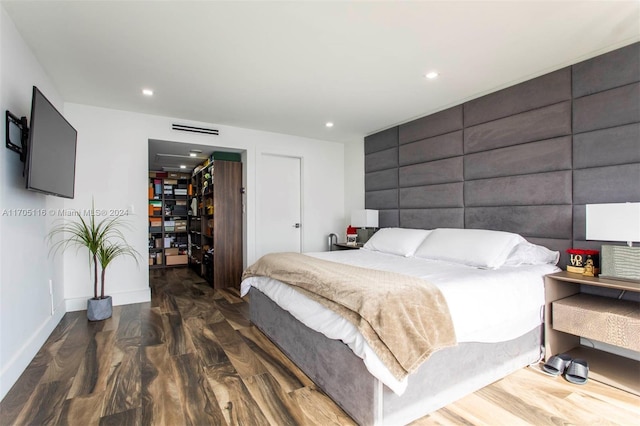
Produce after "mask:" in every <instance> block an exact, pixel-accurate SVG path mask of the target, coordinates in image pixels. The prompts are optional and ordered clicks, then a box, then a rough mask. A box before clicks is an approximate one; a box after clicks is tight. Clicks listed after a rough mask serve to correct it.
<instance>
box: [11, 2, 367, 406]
mask: <svg viewBox="0 0 640 426" xmlns="http://www.w3.org/2000/svg"><path fill="white" fill-rule="evenodd" d="M33 85H36V86H38V87H39V88H40V89H41V90H42V92H43V93H44V94H45V96H47V98H48V99H49V100H50V101H51V102H52V103H53V104H54V105H55V106H56V107H57V108H58V109H59V110H60V111H61V112H62V113H63V114H64V115H65V117H66V118H67V119H68V120H69V122H71V124H72V125H73V126H74V127H75V128H76V129H77V130H78V152H77V170H76V197H75V199H73V200H65V199H61V198H56V197H52V196H45V195H43V194H39V193H35V192H30V191H27V190H26V189H25V181H24V178H23V176H22V163H21V162H20V161H19V158H18V155H17V154H15V153H13V152H11V151H9V150H7V149H0V399H1V398H4V396H5V395H6V393H7V392H8V391H9V389H10V388H11V386H12V385H13V383H15V381H16V380H17V379H18V377H19V376H20V374H21V373H22V371H23V370H24V369H25V368H26V366H27V365H28V364H29V362H30V361H31V359H32V358H33V356H34V355H35V354H36V353H37V351H38V349H39V348H40V347H41V346H42V344H43V343H44V342H45V340H46V338H47V337H48V336H49V334H50V333H51V331H52V330H53V329H54V328H55V326H56V325H57V323H58V322H59V321H60V319H61V318H62V316H63V315H64V313H65V311H68V310H77V309H85V308H86V300H87V299H88V298H89V297H91V296H92V281H91V277H90V272H89V268H88V264H87V258H86V255H85V254H80V255H76V254H75V253H73V252H68V253H66V254H64V255H63V256H58V257H55V258H53V257H49V256H48V247H47V246H46V242H45V237H46V235H47V233H48V232H49V230H50V229H51V225H52V222H53V220H56V219H60V218H59V217H58V218H56V217H54V216H52V215H51V214H50V212H52V211H59V210H60V209H64V210H68V209H81V210H82V209H85V208H89V207H90V205H91V200H92V198H94V199H95V202H96V208H99V209H124V210H128V211H129V212H130V213H131V214H130V215H129V216H128V220H129V221H130V223H131V224H132V226H133V228H134V229H135V230H134V231H132V232H130V233H128V234H127V238H128V240H129V242H130V243H131V244H132V245H133V246H134V247H135V248H136V249H137V250H138V251H139V252H140V253H141V254H142V256H143V257H142V262H141V264H140V266H139V267H137V266H136V265H135V263H134V262H132V261H131V260H129V259H123V260H118V261H116V262H115V263H114V264H113V265H112V266H111V267H110V269H109V270H108V273H107V293H108V294H110V295H112V296H113V298H114V304H123V303H135V302H140V301H147V300H149V298H150V294H149V287H148V283H149V282H148V269H147V266H146V252H147V227H148V222H147V216H146V214H147V168H148V164H147V150H148V140H149V139H163V140H170V141H175V142H185V143H196V144H202V145H211V146H217V147H229V148H236V149H242V150H245V152H243V162H244V172H243V177H244V180H245V184H246V195H245V202H246V206H247V212H246V214H245V218H244V223H245V224H246V226H245V229H244V230H243V234H244V240H245V247H244V252H245V258H244V263H245V266H246V265H247V264H250V263H252V262H254V261H255V260H257V259H256V252H255V242H256V238H257V235H258V233H259V230H257V229H256V226H255V223H256V220H255V207H256V194H255V187H256V184H255V183H256V181H257V179H260V176H259V175H257V173H256V170H259V169H260V167H259V164H257V162H258V161H259V159H260V158H261V157H262V154H263V153H270V154H281V155H291V156H298V157H301V158H302V159H303V206H304V211H303V220H304V221H305V225H306V226H305V227H304V229H303V232H304V234H303V241H304V246H303V250H304V251H324V250H326V249H327V244H326V241H327V235H328V234H329V233H331V232H334V233H343V232H344V228H345V226H346V224H347V222H348V218H347V216H348V214H345V211H350V210H351V207H349V209H348V210H345V202H346V200H348V203H347V204H353V205H354V206H355V207H354V208H361V207H362V206H363V205H364V202H363V194H364V189H363V178H362V176H358V173H362V170H363V167H364V161H363V156H362V153H361V151H362V148H361V147H358V143H357V142H356V143H355V146H354V147H352V148H348V149H346V148H345V146H343V145H342V144H339V143H333V142H326V141H320V140H313V139H308V138H301V137H295V136H290V135H282V134H275V133H269V132H261V131H254V130H249V129H241V128H234V127H228V126H220V125H215V124H208V123H198V122H190V121H188V120H178V119H172V118H167V117H158V116H151V115H145V114H137V113H130V112H124V111H116V110H109V109H103V108H97V107H91V106H86V105H78V104H70V103H69V104H63V99H62V98H61V96H60V95H59V94H58V92H57V90H56V88H55V87H54V85H53V83H52V82H51V81H50V80H49V78H48V76H47V75H46V72H45V71H44V70H43V69H42V67H41V66H40V64H39V63H38V61H37V60H36V58H35V57H34V56H33V54H32V52H31V51H30V49H29V47H28V46H27V45H26V44H25V42H24V41H23V39H22V38H21V36H20V35H19V33H18V32H17V30H16V28H15V26H14V25H13V22H12V21H11V19H10V18H9V17H8V16H7V14H6V12H5V10H4V8H3V7H2V6H1V5H0V107H1V109H2V110H3V111H4V110H10V111H11V112H13V113H14V114H15V115H18V116H22V115H24V116H27V117H28V118H30V117H29V114H30V105H31V90H32V86H33ZM174 122H179V123H182V124H192V125H196V126H198V125H202V126H211V127H215V128H217V129H219V130H220V136H208V135H199V134H190V133H184V132H177V131H173V130H171V124H172V123H174ZM4 126H5V123H4V120H2V133H1V134H2V135H4V131H5V129H4ZM3 145H4V144H3ZM345 156H350V157H351V158H355V159H356V161H357V162H358V164H359V166H357V167H358V168H359V169H360V172H358V168H352V167H351V166H349V167H345ZM345 174H346V175H347V176H348V179H349V180H350V181H351V180H353V182H350V183H349V185H348V191H347V192H346V193H345ZM349 193H350V195H346V194H349ZM358 200H360V201H358ZM27 214H30V215H29V216H27ZM50 281H51V283H52V287H53V294H52V295H50V292H49V282H50ZM52 310H53V313H52Z"/></svg>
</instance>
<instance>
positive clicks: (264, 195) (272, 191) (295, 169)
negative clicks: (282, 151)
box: [256, 154, 304, 257]
mask: <svg viewBox="0 0 640 426" xmlns="http://www.w3.org/2000/svg"><path fill="white" fill-rule="evenodd" d="M300 163H301V160H300V158H298V157H286V156H282V155H273V154H262V157H261V159H260V167H259V175H258V176H257V193H258V200H259V201H258V211H257V218H256V222H257V234H258V250H257V253H256V254H257V256H258V257H260V256H262V255H265V254H267V253H274V252H285V251H288V252H297V253H300V252H301V251H302V226H304V224H303V223H302V221H301V214H302V213H301V212H302V206H301V195H300V192H301V191H300V190H301V176H302V175H301V164H300Z"/></svg>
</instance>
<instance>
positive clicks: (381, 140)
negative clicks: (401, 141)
mask: <svg viewBox="0 0 640 426" xmlns="http://www.w3.org/2000/svg"><path fill="white" fill-rule="evenodd" d="M396 146H398V126H396V127H392V128H390V129H387V130H383V131H381V132H378V133H375V134H373V135H371V136H367V137H366V138H364V153H365V154H371V153H373V152H378V151H384V150H385V149H389V148H394V147H396Z"/></svg>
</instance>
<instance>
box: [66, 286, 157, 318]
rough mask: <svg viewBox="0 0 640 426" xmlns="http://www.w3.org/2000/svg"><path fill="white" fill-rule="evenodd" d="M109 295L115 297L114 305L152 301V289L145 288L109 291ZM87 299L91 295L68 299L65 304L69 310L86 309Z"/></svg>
mask: <svg viewBox="0 0 640 426" xmlns="http://www.w3.org/2000/svg"><path fill="white" fill-rule="evenodd" d="M109 296H111V297H112V299H113V306H118V305H129V304H132V303H144V302H149V301H151V289H150V288H145V289H143V290H135V291H123V292H121V293H109ZM87 299H89V296H85V297H76V298H73V299H66V300H65V305H66V308H67V312H75V311H86V310H87Z"/></svg>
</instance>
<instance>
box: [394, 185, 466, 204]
mask: <svg viewBox="0 0 640 426" xmlns="http://www.w3.org/2000/svg"><path fill="white" fill-rule="evenodd" d="M434 207H435V208H442V207H464V200H463V183H462V182H458V183H445V184H442V185H428V186H416V187H413V188H400V208H401V209H424V208H434Z"/></svg>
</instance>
